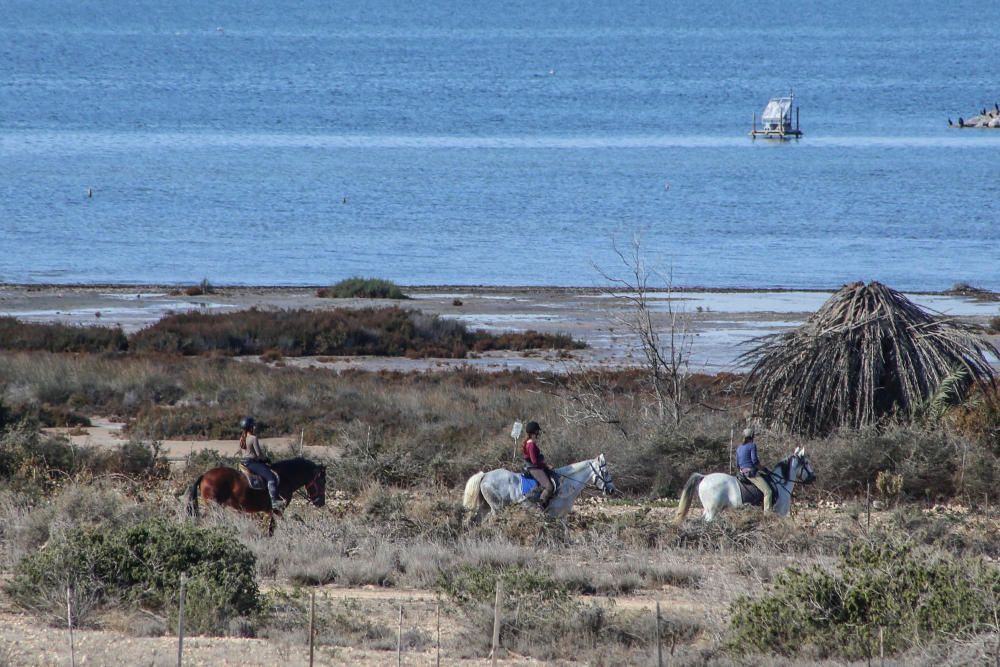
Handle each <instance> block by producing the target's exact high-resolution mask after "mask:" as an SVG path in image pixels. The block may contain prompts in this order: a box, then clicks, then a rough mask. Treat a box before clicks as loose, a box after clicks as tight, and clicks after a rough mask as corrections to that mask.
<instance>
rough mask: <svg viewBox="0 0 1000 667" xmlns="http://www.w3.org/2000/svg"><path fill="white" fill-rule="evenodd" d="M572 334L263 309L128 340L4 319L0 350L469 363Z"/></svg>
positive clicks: (551, 345)
mask: <svg viewBox="0 0 1000 667" xmlns="http://www.w3.org/2000/svg"><path fill="white" fill-rule="evenodd" d="M582 347H584V345H583V343H580V342H579V341H574V340H573V339H572V338H570V337H569V336H567V335H562V334H548V333H539V332H536V331H527V332H518V333H514V332H506V333H502V334H491V333H488V332H485V331H470V330H469V329H468V328H466V327H465V326H464V325H463V324H461V323H460V322H453V321H449V320H446V319H442V318H440V317H438V316H436V315H426V314H424V313H421V312H420V311H417V310H409V309H402V308H359V309H352V308H334V309H331V310H305V309H298V310H260V309H256V308H251V309H249V310H243V311H238V312H233V313H202V312H190V313H180V314H174V315H168V316H166V317H164V318H163V319H161V320H160V321H158V322H156V323H154V324H153V325H151V326H149V327H146V328H145V329H142V330H140V331H137V332H135V333H133V334H131V335H128V336H126V335H125V333H124V332H122V330H121V329H120V328H117V327H114V328H112V327H74V326H66V325H61V324H36V323H30V322H22V321H20V320H18V319H16V318H12V317H2V318H0V349H5V350H44V351H47V352H126V351H127V352H130V353H143V352H153V353H168V354H181V355H205V354H211V355H223V356H241V355H263V354H267V355H269V356H270V357H271V358H280V357H282V356H285V357H299V356H339V355H345V356H354V355H374V356H400V357H411V358H424V357H443V358H459V359H461V358H464V357H466V356H467V355H468V354H469V353H470V352H486V351H491V350H528V349H579V348H582Z"/></svg>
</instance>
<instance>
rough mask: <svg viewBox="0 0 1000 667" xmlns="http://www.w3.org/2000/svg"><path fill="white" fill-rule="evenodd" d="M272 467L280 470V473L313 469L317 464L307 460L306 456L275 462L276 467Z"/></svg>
mask: <svg viewBox="0 0 1000 667" xmlns="http://www.w3.org/2000/svg"><path fill="white" fill-rule="evenodd" d="M271 467H272V468H276V469H278V471H279V472H280V471H281V470H298V469H300V468H309V469H312V468H315V467H316V464H315V463H313V462H312V461H310V460H309V459H307V458H305V457H304V456H296V457H294V458H290V459H283V460H281V461H275V462H274V465H272V466H271Z"/></svg>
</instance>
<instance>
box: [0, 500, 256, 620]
mask: <svg viewBox="0 0 1000 667" xmlns="http://www.w3.org/2000/svg"><path fill="white" fill-rule="evenodd" d="M254 568H255V559H254V556H253V554H252V553H251V552H250V551H249V550H248V549H247V548H246V547H245V546H243V544H241V543H240V542H239V540H238V539H237V538H236V536H235V535H234V533H233V532H231V531H226V530H220V529H217V528H209V529H203V528H198V527H196V526H192V525H190V524H178V523H172V522H169V521H167V520H165V519H149V520H145V521H142V522H140V523H137V524H134V525H131V526H125V527H118V528H110V529H109V528H107V527H97V528H89V529H76V530H72V531H69V532H68V533H66V534H65V535H63V536H62V537H61V538H59V539H56V540H55V541H53V542H50V543H49V544H48V545H47V546H46V548H45V549H43V550H39V551H36V552H34V553H32V554H30V555H28V556H26V557H25V558H23V559H21V560H20V561H19V562H18V563H17V565H16V566H15V568H14V574H13V577H12V578H11V580H10V582H8V584H7V586H6V590H7V592H8V593H9V594H10V596H11V598H12V599H13V600H14V601H15V602H16V603H17V604H18V605H20V606H21V607H23V608H25V609H28V610H32V611H36V612H39V613H42V614H47V615H50V616H51V617H54V618H65V616H64V614H65V603H66V602H65V600H66V598H65V595H66V589H67V587H70V588H71V589H72V590H73V593H74V597H75V600H76V602H77V610H76V618H77V619H78V621H79V622H80V623H84V622H85V619H86V618H87V616H88V615H89V612H91V611H94V610H100V609H101V608H104V607H109V606H115V605H125V606H128V607H134V608H143V609H151V610H154V611H159V612H164V611H165V612H166V613H167V614H174V613H176V606H177V605H176V602H177V599H178V593H179V582H180V578H181V575H186V576H187V581H188V593H187V595H186V597H185V601H186V604H185V628H187V629H188V630H189V631H190V632H193V633H219V632H225V631H226V629H228V624H229V622H230V621H231V620H232V619H234V618H238V617H241V616H248V615H252V614H256V613H257V612H259V611H260V609H261V598H260V593H259V591H258V588H257V582H256V580H255V578H254Z"/></svg>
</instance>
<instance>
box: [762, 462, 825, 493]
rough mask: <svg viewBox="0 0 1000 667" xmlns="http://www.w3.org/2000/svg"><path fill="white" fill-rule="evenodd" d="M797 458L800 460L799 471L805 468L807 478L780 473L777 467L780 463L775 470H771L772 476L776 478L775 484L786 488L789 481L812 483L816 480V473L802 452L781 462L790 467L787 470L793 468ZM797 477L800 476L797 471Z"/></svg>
mask: <svg viewBox="0 0 1000 667" xmlns="http://www.w3.org/2000/svg"><path fill="white" fill-rule="evenodd" d="M795 460H798V469H799V471H800V472H801V471H803V470H804V471H806V478H805V479H792V477H791V476H790V475H785V474H778V472H777V468H778V467H779V466H780V464H779V466H775V470H772V471H771V477H772V478H774V481H775V484H778V485H779V486H781V487H782V488H786V487H785V485H786V484H788V483H789V482H793V483H799V484H811V483H813V482H815V481H816V474H815V473H814V472H813V471H812V469H811V468H810V467H809V461H808V459H806V458H805V457H804V456H802V455H801V454H792V455H791V456H789V457H788V458H787V459H785V460H784V461H782V462H781V463H785V464H787V466H788V467H787V468H786V469H787V470H791V468H792V461H795ZM795 477H796V478H798V477H799V474H798V473H796V475H795Z"/></svg>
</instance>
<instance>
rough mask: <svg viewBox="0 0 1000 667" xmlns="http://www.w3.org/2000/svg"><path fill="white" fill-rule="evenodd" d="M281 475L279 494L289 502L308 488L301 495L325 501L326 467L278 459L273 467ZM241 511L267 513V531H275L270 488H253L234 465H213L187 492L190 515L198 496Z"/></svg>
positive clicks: (194, 511)
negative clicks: (220, 466) (300, 490)
mask: <svg viewBox="0 0 1000 667" xmlns="http://www.w3.org/2000/svg"><path fill="white" fill-rule="evenodd" d="M271 469H272V470H274V472H275V473H277V475H278V495H279V496H281V498H282V500H284V501H285V505H286V507H287V505H288V503H290V502H291V501H292V496H293V495H295V492H296V491H298V490H299V489H301V488H302V487H305V492H304V493H303V494H302V495H304V496H305V497H306V499H307V500H308V501H309V502H311V503H312V504H313V505H315V506H316V507H322V506H323V505H325V504H326V466H323V465H318V464H316V463H313V462H312V461H310V460H309V459H304V458H301V457H298V458H294V459H286V460H284V461H278V462H277V463H275V464H274V465H272V466H271ZM199 496H201V497H202V498H203V499H205V501H212V502H214V503H217V504H219V505H223V506H224V507H232V508H233V509H237V510H239V511H241V512H267V514H268V515H269V519H270V521H269V523H270V525H269V527H268V534H271V533H273V532H274V515H275V514H278V515H279V516H280V515H281V512H280V511H278V510H272V509H271V497H270V496H269V495H268V493H267V489H252V488H250V483H249V482H248V481H247V478H246V475H244V474H243V473H242V472H240V471H239V470H236V469H235V468H226V467H222V468H212V469H211V470H209V471H208V472H206V473H205V474H204V475H202V476H201V477H199V478H198V479H197V480H196V481H195V483H194V484H192V485H191V489H190V490H189V491H188V494H187V510H188V515H190V516H193V517H197V516H198V497H199Z"/></svg>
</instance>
